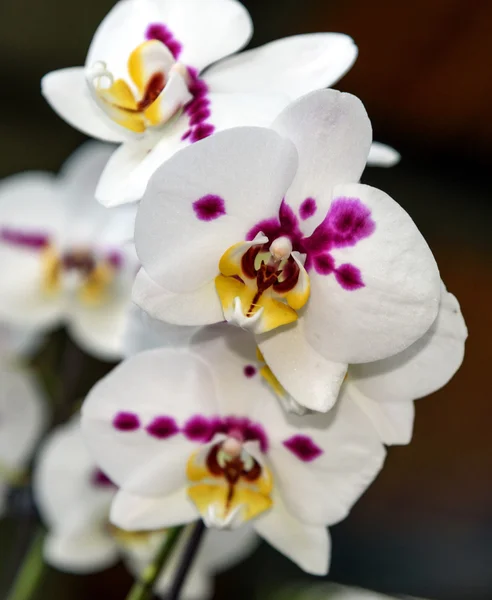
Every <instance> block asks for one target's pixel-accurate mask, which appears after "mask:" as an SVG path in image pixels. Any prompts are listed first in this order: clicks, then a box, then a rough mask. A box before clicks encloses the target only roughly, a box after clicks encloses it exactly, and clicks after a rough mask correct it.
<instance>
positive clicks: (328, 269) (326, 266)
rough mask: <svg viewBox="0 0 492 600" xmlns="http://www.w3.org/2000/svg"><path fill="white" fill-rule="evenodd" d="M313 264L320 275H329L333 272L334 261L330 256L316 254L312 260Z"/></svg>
mask: <svg viewBox="0 0 492 600" xmlns="http://www.w3.org/2000/svg"><path fill="white" fill-rule="evenodd" d="M313 264H314V268H315V269H316V272H317V273H319V274H320V275H330V273H333V271H334V270H335V260H334V259H333V256H332V255H331V254H318V256H315V257H314V258H313Z"/></svg>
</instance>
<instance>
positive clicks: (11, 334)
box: [0, 323, 44, 363]
mask: <svg viewBox="0 0 492 600" xmlns="http://www.w3.org/2000/svg"><path fill="white" fill-rule="evenodd" d="M43 339H44V336H43V335H41V334H38V333H36V332H33V331H31V330H29V329H25V328H17V327H10V326H8V325H6V324H5V323H0V363H1V362H3V361H15V360H16V359H17V358H19V357H30V356H33V355H34V354H35V352H36V351H37V350H38V349H39V348H40V346H41V344H42V342H43Z"/></svg>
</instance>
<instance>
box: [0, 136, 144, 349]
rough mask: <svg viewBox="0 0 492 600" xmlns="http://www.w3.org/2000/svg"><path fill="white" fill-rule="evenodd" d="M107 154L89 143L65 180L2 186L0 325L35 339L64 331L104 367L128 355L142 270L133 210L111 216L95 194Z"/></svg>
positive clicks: (20, 178) (29, 178)
mask: <svg viewBox="0 0 492 600" xmlns="http://www.w3.org/2000/svg"><path fill="white" fill-rule="evenodd" d="M108 156H109V147H107V146H105V145H102V144H97V143H95V142H90V143H88V144H86V145H84V146H82V147H81V148H80V149H79V150H78V151H77V152H75V154H74V155H73V156H72V157H70V159H69V160H68V161H67V163H66V164H65V165H64V167H63V168H62V171H61V173H60V174H59V175H58V176H57V177H54V176H53V175H51V174H49V173H42V172H27V173H21V174H18V175H14V176H12V177H9V178H6V179H4V180H3V181H2V182H1V183H0V262H1V264H2V275H1V276H0V319H2V320H4V321H6V322H8V323H9V324H12V325H15V326H18V327H24V328H26V329H29V330H31V331H37V332H46V331H49V330H50V329H52V328H54V327H56V326H58V325H60V324H62V323H63V324H65V325H66V326H67V327H68V329H69V331H70V334H71V335H72V336H73V338H74V339H75V341H76V342H77V343H78V344H79V345H80V346H81V347H82V348H83V349H84V350H86V351H87V352H90V353H91V354H94V355H96V356H98V357H100V358H102V359H108V360H111V359H116V358H119V357H121V355H122V352H123V348H122V345H123V335H124V331H125V327H126V321H127V315H128V310H129V308H130V306H131V287H132V284H133V280H134V277H135V274H136V271H137V268H138V262H137V259H136V256H135V251H134V248H133V246H132V245H131V244H130V243H129V240H130V239H132V235H133V226H134V218H135V213H134V209H133V207H121V208H119V209H114V210H109V209H106V208H104V207H102V206H101V205H100V204H99V203H98V202H97V201H96V200H95V198H94V190H95V187H96V183H97V180H98V178H99V175H100V173H101V171H102V168H103V166H104V164H105V162H106V160H107V158H108Z"/></svg>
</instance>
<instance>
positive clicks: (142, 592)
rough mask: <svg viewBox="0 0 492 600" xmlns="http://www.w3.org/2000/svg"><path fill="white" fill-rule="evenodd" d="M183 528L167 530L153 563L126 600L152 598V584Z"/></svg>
mask: <svg viewBox="0 0 492 600" xmlns="http://www.w3.org/2000/svg"><path fill="white" fill-rule="evenodd" d="M183 529H184V527H174V528H173V529H170V530H169V533H168V535H167V537H166V539H165V540H164V543H163V544H162V547H161V549H160V550H159V553H158V554H157V556H156V557H155V560H154V562H153V563H151V564H150V565H149V566H148V567H147V568H146V569H144V572H143V573H142V575H141V576H140V578H139V579H138V581H136V582H135V583H134V585H133V587H132V589H131V590H130V592H129V594H128V596H127V597H126V600H148V599H149V598H152V590H153V588H154V584H155V582H156V581H157V579H158V577H159V575H160V574H161V571H162V569H163V567H164V566H165V564H166V562H167V559H168V558H169V556H170V555H171V553H172V551H173V550H174V547H175V546H176V543H177V541H178V538H179V536H180V534H181V532H182V531H183Z"/></svg>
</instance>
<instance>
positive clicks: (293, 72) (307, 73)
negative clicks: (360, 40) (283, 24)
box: [205, 33, 357, 100]
mask: <svg viewBox="0 0 492 600" xmlns="http://www.w3.org/2000/svg"><path fill="white" fill-rule="evenodd" d="M356 57H357V46H356V45H355V44H354V42H353V40H352V38H350V37H348V36H346V35H343V34H341V33H308V34H303V35H296V36H292V37H288V38H283V39H280V40H275V41H274V42H270V43H269V44H265V45H264V46H260V47H259V48H254V49H253V50H247V51H246V52H241V54H238V55H237V56H234V57H232V58H228V59H226V60H224V61H222V62H220V63H219V64H218V65H214V66H213V67H211V68H210V69H209V70H208V71H207V73H206V76H205V79H206V80H207V82H208V83H209V85H210V89H211V90H212V91H213V92H252V91H256V90H263V91H264V92H274V93H284V94H287V95H288V97H289V98H290V99H291V100H295V99H296V98H299V97H300V96H303V95H304V94H307V93H309V92H312V91H314V90H317V89H321V88H325V87H331V86H332V85H334V84H335V83H336V82H337V81H338V80H339V79H341V77H343V75H345V73H346V72H347V71H348V70H349V69H350V67H351V66H352V65H353V63H354V61H355V59H356Z"/></svg>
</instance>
